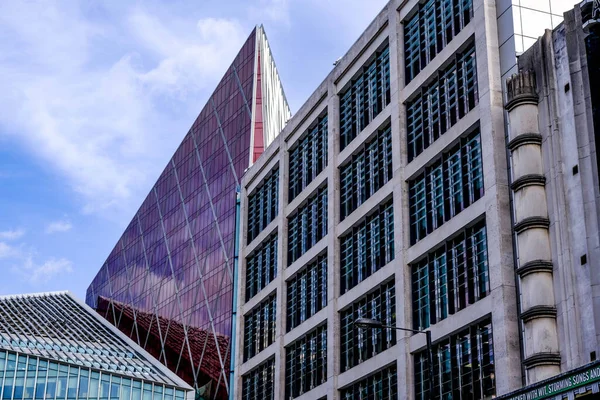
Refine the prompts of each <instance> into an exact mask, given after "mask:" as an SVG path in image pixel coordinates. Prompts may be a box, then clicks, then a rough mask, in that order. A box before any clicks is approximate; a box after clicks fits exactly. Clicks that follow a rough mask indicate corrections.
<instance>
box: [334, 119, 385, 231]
mask: <svg viewBox="0 0 600 400" xmlns="http://www.w3.org/2000/svg"><path fill="white" fill-rule="evenodd" d="M390 179H392V130H391V127H390V126H388V127H387V128H384V129H380V130H379V132H378V133H377V135H376V136H375V138H373V139H372V140H371V141H370V142H367V143H366V144H365V145H364V146H363V148H362V149H361V151H360V152H358V153H357V154H355V155H354V156H352V161H350V163H349V164H347V165H345V166H343V167H341V168H340V189H341V190H340V198H341V219H342V220H343V219H344V218H346V217H347V216H348V215H350V213H351V212H352V211H354V210H356V209H357V208H358V207H359V206H360V205H361V204H363V203H364V202H365V201H367V199H369V198H370V197H371V196H372V195H373V194H375V192H377V191H378V190H379V189H380V188H381V187H382V186H383V185H385V184H386V183H387V182H388V181H389V180H390Z"/></svg>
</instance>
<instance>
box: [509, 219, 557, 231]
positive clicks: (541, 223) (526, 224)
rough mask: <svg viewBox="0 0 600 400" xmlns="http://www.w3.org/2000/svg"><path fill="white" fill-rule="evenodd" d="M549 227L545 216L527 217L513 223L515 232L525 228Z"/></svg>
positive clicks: (548, 221)
mask: <svg viewBox="0 0 600 400" xmlns="http://www.w3.org/2000/svg"><path fill="white" fill-rule="evenodd" d="M549 227H550V220H549V219H548V218H546V217H529V218H525V219H523V220H522V221H519V222H517V223H516V224H515V227H514V230H515V232H516V233H521V232H523V231H526V230H527V229H536V228H538V229H539V228H546V229H548V228H549Z"/></svg>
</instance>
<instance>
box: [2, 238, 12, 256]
mask: <svg viewBox="0 0 600 400" xmlns="http://www.w3.org/2000/svg"><path fill="white" fill-rule="evenodd" d="M13 252H14V250H13V248H12V247H11V246H9V245H8V244H6V243H4V242H0V259H2V258H7V257H10V256H11V255H12V254H13Z"/></svg>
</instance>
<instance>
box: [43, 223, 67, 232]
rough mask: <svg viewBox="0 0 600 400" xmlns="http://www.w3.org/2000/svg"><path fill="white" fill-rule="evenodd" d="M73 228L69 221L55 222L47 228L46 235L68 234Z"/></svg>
mask: <svg viewBox="0 0 600 400" xmlns="http://www.w3.org/2000/svg"><path fill="white" fill-rule="evenodd" d="M72 228H73V225H72V224H71V222H69V221H54V222H51V223H50V224H48V226H46V233H48V234H51V233H56V232H68V231H70V230H71V229H72Z"/></svg>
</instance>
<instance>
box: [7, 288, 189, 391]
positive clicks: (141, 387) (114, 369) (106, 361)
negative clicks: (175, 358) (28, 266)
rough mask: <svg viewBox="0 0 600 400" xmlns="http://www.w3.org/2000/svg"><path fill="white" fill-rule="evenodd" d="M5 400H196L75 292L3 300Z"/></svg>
mask: <svg viewBox="0 0 600 400" xmlns="http://www.w3.org/2000/svg"><path fill="white" fill-rule="evenodd" d="M0 398H1V399H10V400H13V399H14V400H23V399H25V400H27V399H57V400H58V399H74V400H75V399H100V400H102V399H106V400H108V399H111V400H112V399H119V400H142V399H160V400H184V399H194V398H195V394H194V391H193V389H192V387H191V386H189V385H188V384H187V383H185V382H184V381H183V380H182V379H180V378H179V377H178V376H177V375H175V374H174V373H173V372H171V371H169V369H168V368H166V367H165V366H164V365H162V364H161V363H160V362H158V360H156V359H155V358H154V357H152V356H151V355H150V354H148V353H147V352H146V351H144V350H143V349H142V348H141V347H139V346H138V345H137V344H135V343H134V342H133V341H131V340H130V339H128V338H127V336H125V335H124V334H123V333H121V332H119V330H118V329H116V328H115V327H114V326H112V325H110V324H109V323H108V322H107V321H106V320H104V319H103V318H101V317H100V316H99V315H98V314H97V313H96V312H95V311H94V310H92V309H91V308H89V307H88V306H86V305H85V304H83V303H81V302H80V301H78V300H77V299H75V298H74V297H73V296H72V295H71V294H70V293H68V292H54V293H39V294H29V295H18V296H2V297H0Z"/></svg>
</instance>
